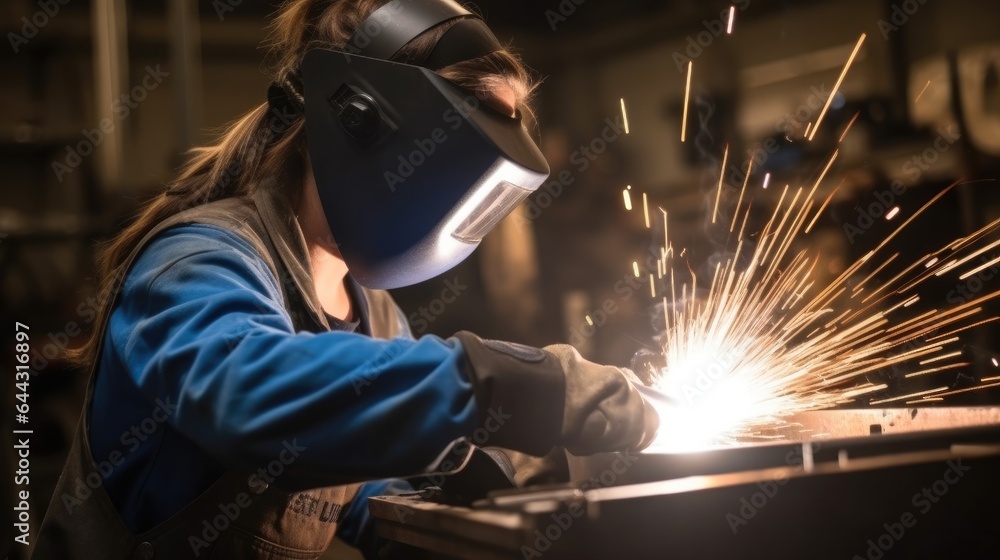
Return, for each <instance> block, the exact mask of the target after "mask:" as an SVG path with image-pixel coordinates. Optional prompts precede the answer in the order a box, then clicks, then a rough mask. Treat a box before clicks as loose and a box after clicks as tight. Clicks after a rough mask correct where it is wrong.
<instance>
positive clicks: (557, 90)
mask: <svg viewBox="0 0 1000 560" xmlns="http://www.w3.org/2000/svg"><path fill="white" fill-rule="evenodd" d="M276 5H277V3H276V2H275V1H262V0H215V1H207V0H206V1H202V2H196V1H194V0H144V1H142V2H125V1H124V0H90V1H87V0H48V1H45V0H41V1H39V0H5V2H3V3H2V5H0V29H2V30H3V33H4V36H5V37H6V39H7V41H6V43H7V44H5V45H3V47H2V48H0V76H2V78H0V83H2V84H3V86H2V87H0V166H2V179H0V180H2V183H3V185H2V192H3V196H2V199H0V270H2V273H0V299H2V303H0V315H2V318H3V319H4V323H5V324H10V323H11V322H12V321H21V322H23V323H27V324H29V325H30V326H31V329H32V331H31V332H32V333H33V339H32V340H33V341H34V346H33V348H34V352H35V353H34V354H33V362H32V363H33V367H34V369H35V370H36V371H37V372H38V375H36V376H35V378H34V379H33V380H32V385H31V401H30V402H31V407H32V423H33V428H34V430H35V433H36V434H44V436H43V437H38V438H36V439H35V440H34V447H32V457H33V462H32V487H33V489H37V492H33V501H34V502H35V503H34V504H33V507H35V508H37V509H38V511H37V513H36V515H35V517H34V519H35V520H37V521H40V519H41V515H40V514H41V510H43V509H44V507H45V504H47V502H48V496H47V495H45V491H46V489H47V488H49V487H51V484H52V483H53V482H54V480H55V478H56V477H57V476H58V472H59V470H60V469H61V466H62V458H63V457H64V455H65V452H66V450H67V448H68V444H69V442H70V439H71V434H72V430H73V429H74V427H75V423H76V421H77V418H78V416H79V406H80V403H81V402H82V388H83V387H84V385H85V381H86V379H85V375H84V374H82V373H81V372H79V371H74V370H72V369H69V368H68V367H66V365H65V364H64V363H63V362H62V361H61V359H60V358H59V351H60V350H61V349H63V348H66V347H67V346H72V345H75V344H79V343H80V342H82V340H83V337H84V335H85V333H86V332H87V329H88V327H89V324H90V322H91V321H92V320H93V314H92V311H91V303H90V302H93V301H95V300H96V299H97V298H99V297H100V295H99V294H96V293H95V285H94V259H95V254H96V253H95V250H96V248H97V247H98V244H99V242H100V241H101V240H103V239H106V238H108V237H109V236H111V235H112V234H114V233H115V232H116V231H118V230H120V229H121V228H122V226H123V224H125V223H127V222H128V221H129V219H130V218H132V217H133V216H134V215H135V212H136V210H137V209H138V208H139V206H140V204H141V203H142V202H143V201H145V200H147V199H148V198H149V197H150V196H151V195H152V194H154V193H156V192H157V191H158V190H159V189H161V188H162V186H163V184H164V182H165V181H167V180H169V179H170V178H171V177H173V175H174V174H175V173H176V170H177V169H178V166H179V165H180V164H181V162H182V161H183V160H184V153H185V151H186V150H187V149H189V148H191V147H193V146H197V145H199V144H203V143H206V142H209V141H211V140H212V139H213V138H214V136H215V134H216V133H215V132H214V131H213V130H217V129H218V127H220V126H222V125H224V124H226V123H227V122H230V121H232V120H234V119H236V118H237V117H239V116H240V115H241V114H243V113H244V112H246V111H247V110H249V109H250V108H251V107H253V106H255V105H256V104H258V103H260V102H261V101H262V100H263V99H264V98H265V91H266V88H267V85H268V82H269V77H268V75H267V74H266V67H265V66H264V58H265V52H266V51H265V49H264V48H263V46H262V42H263V41H264V39H265V37H266V25H267V22H268V17H269V15H270V14H272V13H273V12H274V10H275V8H276ZM476 5H477V6H478V8H479V10H480V11H481V12H482V13H483V14H484V15H485V17H486V19H487V21H488V23H489V24H490V25H491V27H492V28H493V29H494V30H495V31H496V32H497V35H498V36H499V37H501V39H502V40H503V41H505V42H506V41H510V42H511V43H512V44H513V45H514V46H515V47H516V49H517V50H518V51H519V52H520V53H521V54H522V56H523V57H524V58H525V60H526V61H527V62H528V64H529V65H530V66H532V67H533V68H534V69H535V70H536V72H537V74H538V76H539V77H540V78H541V79H542V83H541V85H540V87H539V88H538V94H537V109H538V117H539V124H540V132H541V145H542V149H543V151H544V153H545V154H546V156H547V158H548V160H549V162H550V164H551V167H552V171H553V174H552V179H551V180H550V182H549V183H548V184H547V185H546V186H545V187H543V189H541V190H540V191H539V192H538V193H536V194H535V195H534V196H533V197H532V198H531V199H529V201H528V202H527V203H526V204H525V205H523V206H522V207H521V208H519V209H518V211H517V212H516V213H515V214H514V215H512V216H511V217H510V218H508V219H507V220H506V221H504V222H503V224H502V225H501V226H500V227H499V228H498V230H496V231H495V232H494V233H492V234H490V236H489V237H487V239H486V240H485V241H484V243H483V245H482V247H481V248H480V250H478V251H477V252H476V254H475V256H474V257H472V258H470V259H469V260H468V261H467V262H465V263H463V264H462V265H461V266H460V267H458V268H457V269H455V270H454V271H452V272H449V273H448V274H447V275H445V276H442V277H441V278H438V279H433V280H430V281H428V282H425V283H423V284H420V285H418V286H413V287H410V288H406V289H402V290H397V291H395V292H394V295H395V296H396V297H397V300H398V302H399V304H400V306H401V307H402V308H403V309H404V310H405V311H406V313H407V314H408V315H409V317H410V322H411V326H412V327H413V330H414V331H415V333H417V334H418V335H426V334H436V335H440V336H448V335H450V334H452V333H454V332H455V331H457V330H463V329H464V330H472V331H474V332H477V333H479V334H481V335H482V336H486V337H494V338H503V339H509V340H515V341H518V342H523V343H528V344H534V345H545V344H550V343H556V342H569V343H572V344H574V345H575V346H577V347H578V348H579V349H580V350H581V352H582V353H583V354H584V355H585V356H586V357H588V358H589V359H592V360H596V361H601V362H606V363H612V364H617V365H628V364H629V363H630V362H631V360H632V357H633V355H635V353H636V352H637V351H639V350H640V349H643V348H646V349H653V350H654V351H655V347H656V346H655V345H656V343H655V341H654V336H655V335H656V329H655V327H654V326H653V325H654V324H662V321H661V322H660V323H657V322H656V321H657V319H656V313H657V311H656V309H655V306H654V303H655V300H653V299H652V298H651V297H650V296H649V293H648V286H647V285H646V284H643V283H639V282H636V281H635V280H634V276H633V273H632V270H633V269H632V263H633V262H638V263H640V264H641V263H645V262H646V256H647V254H648V252H649V250H650V248H651V247H654V246H655V245H656V243H657V242H658V239H659V238H661V237H660V236H662V230H660V231H659V232H657V231H655V229H654V230H647V229H646V227H645V225H644V223H643V218H642V214H641V202H638V201H641V196H642V193H646V194H647V196H648V199H649V202H650V205H651V207H652V208H663V209H664V210H667V211H668V212H669V215H670V233H671V238H672V239H673V240H674V245H675V247H678V248H682V247H683V248H686V249H687V255H688V257H687V258H688V259H689V261H688V262H689V265H690V266H691V267H692V269H696V270H697V269H703V267H706V266H708V265H709V264H710V263H713V262H714V260H713V259H715V258H718V255H719V254H720V252H724V251H726V250H727V249H726V247H725V241H726V235H725V234H728V228H726V231H725V232H722V233H720V230H718V228H711V227H708V226H709V225H710V224H709V222H710V220H707V219H706V216H708V214H709V212H710V210H711V203H712V202H714V200H713V197H714V195H715V192H716V191H715V188H716V187H717V185H718V182H719V179H720V177H719V173H720V168H721V164H722V154H723V152H724V150H725V148H726V146H727V145H728V146H729V154H730V157H729V159H728V163H729V165H728V166H727V169H726V175H725V177H723V179H724V183H725V185H726V189H725V196H724V198H723V204H722V207H723V211H722V213H723V215H724V216H725V217H726V218H727V220H728V216H731V214H728V215H727V212H731V211H732V208H733V206H734V204H735V201H736V195H737V194H738V191H739V186H740V185H741V183H742V178H743V176H744V175H745V172H746V168H747V166H748V164H749V162H750V161H751V160H753V171H752V173H751V174H750V177H749V179H747V180H748V183H749V184H750V185H751V186H752V187H753V188H755V189H757V191H756V192H757V194H756V195H755V196H756V199H755V203H754V205H755V209H754V210H753V211H754V212H755V213H757V212H760V213H768V212H770V209H769V208H768V206H771V207H772V208H773V200H772V197H773V198H774V199H776V198H777V196H778V195H780V189H779V188H773V187H772V188H771V189H767V190H765V189H763V188H762V187H763V185H764V183H765V181H767V182H768V183H769V184H771V185H776V186H784V185H785V184H792V185H793V186H797V185H799V184H805V183H809V184H811V182H812V181H814V180H815V179H816V177H817V176H818V174H819V172H820V171H821V170H822V169H823V168H824V167H825V165H826V163H827V161H828V160H829V157H830V154H831V153H832V152H833V150H834V149H835V148H838V147H839V149H840V151H839V157H838V159H837V161H836V163H835V165H834V166H833V167H832V168H831V169H830V171H829V173H828V174H827V175H826V178H825V180H824V181H823V183H822V184H821V186H820V190H819V193H818V194H817V197H818V198H820V199H825V198H827V197H828V196H831V197H832V198H831V202H830V205H829V206H828V208H827V210H826V211H825V212H824V213H823V215H822V216H821V218H820V220H819V222H818V223H817V227H816V229H815V231H814V232H813V233H812V234H811V235H810V237H809V238H808V243H809V244H810V246H811V248H812V249H814V250H816V251H818V252H820V254H821V255H822V256H823V260H822V265H821V267H820V270H819V271H818V274H819V275H820V277H821V278H820V280H819V284H822V283H823V280H827V281H828V280H830V279H832V278H833V277H834V276H836V275H837V274H839V273H840V272H842V271H843V270H844V268H846V266H848V265H849V264H850V263H851V262H853V261H854V260H856V259H858V258H859V257H861V256H863V255H864V254H865V253H867V252H868V251H869V250H871V249H872V248H873V247H874V246H875V245H877V244H878V242H879V241H880V240H881V239H883V238H884V237H885V236H886V235H887V234H888V233H889V232H890V231H891V229H892V228H893V227H895V226H896V225H898V223H899V222H898V221H896V222H893V223H889V222H888V221H887V220H886V219H885V218H884V215H885V213H886V212H888V211H889V209H891V208H893V207H896V206H898V207H899V208H900V210H899V212H900V214H901V215H903V216H906V215H907V214H912V213H913V212H914V211H915V210H917V209H918V208H920V207H921V206H922V205H923V204H924V203H926V202H927V201H928V200H929V199H930V198H932V197H933V196H934V195H936V194H937V193H938V192H939V191H940V190H941V189H942V188H943V187H945V186H947V185H949V184H951V183H952V182H955V181H957V180H959V179H965V180H966V181H975V180H988V181H980V182H974V183H970V184H966V185H963V186H961V187H959V188H957V189H955V190H954V191H952V192H951V193H950V194H949V195H948V196H946V197H945V198H944V199H942V200H941V201H940V202H939V203H938V204H937V205H936V206H935V207H934V209H933V210H932V211H931V212H929V213H928V214H927V215H926V216H924V218H922V220H921V222H920V224H918V225H915V226H914V227H911V228H910V229H909V230H908V232H907V233H906V235H905V236H904V237H903V238H902V239H901V240H900V242H899V245H900V247H899V248H898V249H897V250H899V251H901V252H903V253H904V256H910V257H911V259H916V258H919V257H920V256H921V255H924V254H926V253H928V252H929V251H931V250H935V249H937V248H939V247H940V246H942V245H944V244H945V243H947V242H948V241H949V240H952V239H955V238H958V237H961V236H964V235H968V234H969V233H970V232H972V231H975V230H976V229H978V228H980V227H982V226H984V225H985V224H987V223H989V222H991V221H993V220H996V219H997V218H998V217H1000V184H998V183H996V182H994V180H995V179H996V178H997V177H998V171H1000V36H998V32H997V26H996V22H997V21H1000V4H998V3H996V2H995V1H991V0H949V1H948V2H944V1H943V0H905V1H904V0H881V1H873V0H796V1H791V0H738V1H737V2H735V3H732V2H721V1H714V0H710V1H704V0H676V1H662V0H660V1H652V0H616V1H614V2H612V1H610V0H542V1H538V0H531V1H529V0H480V1H479V2H477V3H476ZM730 11H732V12H733V14H734V16H735V17H734V18H733V30H732V34H729V33H727V29H726V27H727V26H728V23H729V13H730ZM862 33H865V34H867V39H866V41H865V42H864V45H863V48H862V49H861V50H860V52H859V54H858V57H857V59H856V60H855V62H854V64H853V66H852V68H851V71H850V72H849V73H848V74H847V77H846V79H845V80H844V82H843V84H842V85H841V87H840V88H839V93H838V94H837V95H836V96H835V97H834V98H833V101H832V103H831V106H830V109H829V112H828V113H827V114H826V117H825V120H824V121H823V124H822V127H821V128H820V129H819V131H818V132H817V134H816V136H815V139H814V140H813V141H812V142H807V141H805V139H804V136H805V134H806V133H807V128H808V127H811V126H812V123H814V122H815V121H816V119H817V116H818V114H819V112H820V110H821V109H822V106H823V104H824V103H825V102H826V101H827V99H828V97H829V95H830V93H831V92H832V91H833V90H834V87H835V84H836V82H837V79H838V77H839V76H840V73H841V70H842V68H843V67H844V63H845V61H846V60H847V58H848V57H849V56H850V54H851V52H852V50H853V49H854V47H855V45H856V43H857V41H858V38H859V36H860V35H861V34H862ZM689 62H691V63H692V65H693V68H694V70H693V74H692V81H691V90H690V93H691V97H690V111H689V120H688V125H687V141H686V142H684V143H682V142H681V141H680V132H681V128H682V115H683V106H684V97H685V89H686V88H685V85H686V79H687V69H688V63H689ZM621 99H624V100H625V104H626V106H627V111H628V120H629V124H630V133H629V134H628V135H625V134H624V133H623V130H622V128H623V127H622V124H623V123H622V117H621V114H622V113H621V104H620V103H621ZM848 127H850V134H849V135H848V136H847V137H846V138H845V139H844V141H843V142H842V143H840V144H838V141H839V140H840V137H841V134H842V133H843V132H844V131H845V130H846V129H847V128H848ZM626 186H631V189H632V190H631V195H632V200H633V202H635V203H636V204H637V205H638V206H639V210H640V211H639V212H638V213H637V212H636V211H635V210H633V211H632V212H629V211H627V210H626V208H625V206H624V204H623V200H622V190H623V189H625V188H626ZM834 191H836V192H834ZM727 208H728V210H727ZM755 215H756V214H755ZM654 216H660V214H659V211H658V210H656V211H655V212H654ZM727 220H723V221H727ZM911 253H912V254H911ZM997 256H1000V250H994V251H993V252H992V253H988V254H986V255H984V257H983V258H984V259H986V260H989V259H995V258H996V257H997ZM903 260H905V259H900V262H902V261H903ZM907 262H909V261H907ZM984 262H986V261H985V260H984ZM891 272H892V268H891V267H890V268H887V269H886V271H885V274H887V275H888V274H890V273H891ZM998 289H1000V269H997V268H996V267H994V269H987V270H984V271H983V273H981V274H979V275H977V276H976V277H973V278H970V279H968V281H966V282H962V283H961V284H958V285H956V284H955V283H954V280H950V281H948V282H943V281H942V282H940V283H939V284H935V285H932V286H929V288H928V290H927V294H928V295H926V296H925V304H927V305H930V306H933V305H936V304H940V305H945V304H953V303H955V302H956V301H968V300H969V299H971V298H972V297H974V296H975V294H985V293H987V292H990V291H996V290H998ZM987 313H988V314H989V315H991V316H996V315H997V309H996V307H993V308H991V309H988V310H987ZM588 317H589V318H590V319H589V320H588ZM591 323H593V324H591ZM5 340H8V341H10V340H11V339H10V338H9V337H8V338H5ZM965 351H966V352H967V353H968V355H969V356H971V357H972V358H970V361H972V362H973V364H974V365H973V366H971V367H970V368H969V369H968V370H967V371H963V372H961V373H956V374H954V375H953V376H952V377H950V378H949V379H948V382H949V383H950V384H952V385H953V386H956V387H957V386H961V385H962V383H965V382H967V381H968V382H972V381H976V380H978V379H981V378H983V377H985V376H987V375H989V374H990V373H989V371H990V370H991V369H992V370H993V371H995V365H994V364H995V363H996V362H995V357H996V355H997V353H998V351H1000V332H998V330H997V329H996V328H991V327H990V326H986V327H985V328H982V329H979V330H978V331H977V332H976V333H975V334H973V335H971V336H969V337H968V339H967V347H966V349H965ZM4 355H5V356H7V355H9V354H7V353H6V352H5V353H4ZM5 359H6V358H5ZM5 363H6V362H5ZM949 375H950V374H949ZM992 375H997V373H992ZM8 387H9V385H7V386H5V387H4V393H3V394H4V395H10V393H9V392H8ZM7 398H8V397H5V400H6V399H7ZM997 400H1000V399H998V398H997V395H996V393H989V392H975V393H970V394H968V395H965V396H964V398H963V397H962V396H958V397H957V398H956V400H955V401H953V402H955V403H963V404H970V403H977V404H984V403H996V402H997ZM9 401H10V403H11V406H12V403H13V397H10V398H9ZM3 418H4V419H3V422H5V423H6V422H9V420H8V415H6V414H5V415H4V417H3ZM8 434H9V430H6V429H5V430H4V437H5V438H6V437H8ZM9 447H10V446H9V445H6V444H5V445H4V448H5V449H9ZM8 459H9V460H12V459H10V458H8ZM4 487H5V491H7V490H6V485H4ZM48 491H50V490H48ZM5 515H6V514H5ZM4 526H5V527H9V526H10V525H9V524H8V523H4ZM4 542H9V539H5V541H4Z"/></svg>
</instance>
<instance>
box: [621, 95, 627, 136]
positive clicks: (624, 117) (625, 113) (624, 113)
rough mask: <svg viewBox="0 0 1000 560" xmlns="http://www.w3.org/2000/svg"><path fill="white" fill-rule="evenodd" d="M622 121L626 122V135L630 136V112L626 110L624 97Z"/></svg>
mask: <svg viewBox="0 0 1000 560" xmlns="http://www.w3.org/2000/svg"><path fill="white" fill-rule="evenodd" d="M622 120H624V121H625V134H629V128H628V111H626V110H625V98H624V97H622Z"/></svg>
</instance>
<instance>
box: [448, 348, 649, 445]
mask: <svg viewBox="0 0 1000 560" xmlns="http://www.w3.org/2000/svg"><path fill="white" fill-rule="evenodd" d="M455 338H456V339H457V340H458V341H459V342H461V344H462V347H463V348H464V349H465V355H466V358H467V362H468V363H467V365H468V368H467V372H468V373H469V377H470V378H471V380H472V383H473V386H474V390H475V394H476V403H477V405H478V406H479V410H480V416H481V425H482V426H483V428H485V430H486V432H487V433H488V434H489V435H488V437H487V438H480V439H485V440H486V441H479V440H478V439H477V440H476V443H477V444H480V445H490V446H496V447H505V448H509V449H513V450H516V451H522V452H524V453H528V454H531V455H535V456H542V455H545V454H546V453H548V452H549V451H551V449H552V448H553V447H556V446H561V447H565V448H566V450H567V451H569V452H570V453H572V454H574V455H591V454H594V453H600V452H610V451H628V450H639V449H642V448H644V447H646V446H647V445H649V443H650V442H651V441H652V438H653V436H654V435H655V433H656V429H657V427H658V425H659V418H658V416H657V414H656V412H655V411H654V410H653V408H652V407H651V406H650V405H649V404H648V403H646V401H645V400H644V399H643V398H642V396H640V395H639V393H638V392H637V391H636V389H635V386H634V385H633V383H636V382H638V380H637V379H635V377H634V376H631V378H630V375H629V374H630V372H627V371H626V370H622V369H619V368H616V367H612V366H603V365H599V364H595V363H593V362H589V361H587V360H585V359H583V358H582V357H581V356H580V354H579V352H577V351H576V349H575V348H573V347H572V346H567V345H554V346H548V347H546V348H544V349H540V348H534V347H530V346H524V345H521V344H514V343H510V342H501V341H496V340H483V339H481V338H479V337H478V336H476V335H474V334H472V333H469V332H460V333H458V334H456V335H455Z"/></svg>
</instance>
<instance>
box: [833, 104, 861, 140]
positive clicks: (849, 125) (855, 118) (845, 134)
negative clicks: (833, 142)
mask: <svg viewBox="0 0 1000 560" xmlns="http://www.w3.org/2000/svg"><path fill="white" fill-rule="evenodd" d="M859 116H861V111H858V112H857V113H854V117H853V118H851V122H849V123H847V127H846V128H844V132H843V134H841V135H840V140H838V141H837V143H838V144H839V143H841V142H843V141H844V138H847V133H848V132H850V130H851V127H852V126H854V121H856V120H858V117H859Z"/></svg>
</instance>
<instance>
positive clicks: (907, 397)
mask: <svg viewBox="0 0 1000 560" xmlns="http://www.w3.org/2000/svg"><path fill="white" fill-rule="evenodd" d="M947 390H948V387H938V388H936V389H928V390H926V391H920V392H918V393H911V394H909V395H903V396H902V397H892V398H891V399H882V400H880V401H871V402H870V403H868V404H873V405H875V404H885V403H888V402H897V401H903V400H906V399H912V398H913V397H919V396H921V395H930V394H934V393H940V392H941V391H947Z"/></svg>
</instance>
